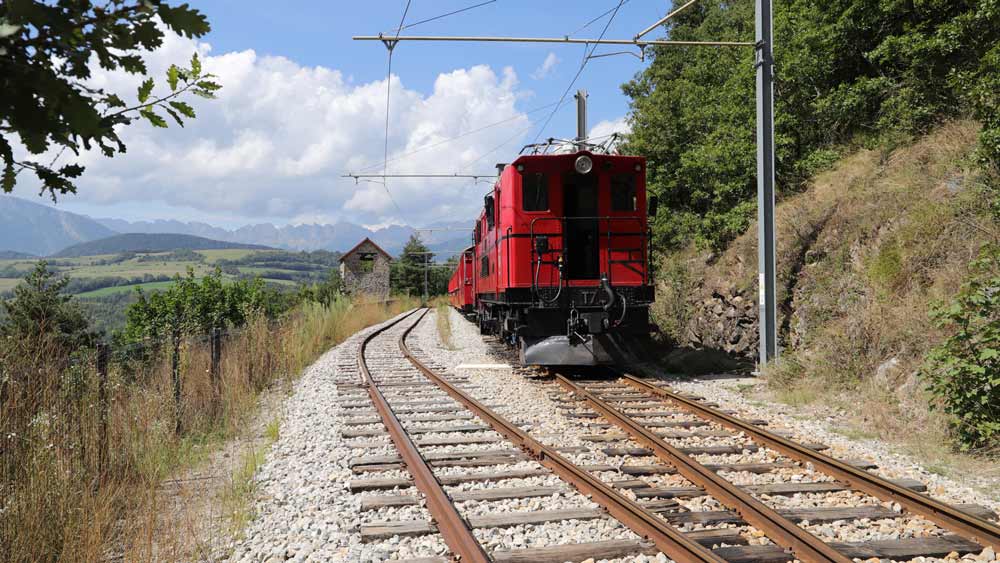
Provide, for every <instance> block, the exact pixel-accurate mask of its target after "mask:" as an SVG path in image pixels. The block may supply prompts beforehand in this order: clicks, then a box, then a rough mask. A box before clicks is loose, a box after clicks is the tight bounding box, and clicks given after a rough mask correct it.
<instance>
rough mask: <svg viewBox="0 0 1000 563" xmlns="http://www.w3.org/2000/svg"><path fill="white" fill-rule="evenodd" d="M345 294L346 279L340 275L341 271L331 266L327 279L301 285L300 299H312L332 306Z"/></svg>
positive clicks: (301, 300)
mask: <svg viewBox="0 0 1000 563" xmlns="http://www.w3.org/2000/svg"><path fill="white" fill-rule="evenodd" d="M343 294H344V280H343V279H341V277H340V271H339V270H336V269H333V268H331V269H330V272H329V274H328V276H327V278H326V281H324V282H322V283H314V284H309V285H306V284H303V285H301V286H299V292H298V300H299V301H300V302H308V301H312V302H314V303H319V304H320V305H322V306H324V307H330V306H331V305H332V304H333V303H334V302H335V301H336V300H337V299H338V298H339V297H341V296H343Z"/></svg>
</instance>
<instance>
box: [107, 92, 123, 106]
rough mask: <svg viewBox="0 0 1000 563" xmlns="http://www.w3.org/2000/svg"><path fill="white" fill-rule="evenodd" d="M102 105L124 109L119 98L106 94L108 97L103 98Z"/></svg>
mask: <svg viewBox="0 0 1000 563" xmlns="http://www.w3.org/2000/svg"><path fill="white" fill-rule="evenodd" d="M104 103H106V104H108V107H109V108H123V107H125V101H124V100H122V99H121V98H119V97H118V96H117V95H116V94H108V96H107V97H106V98H104Z"/></svg>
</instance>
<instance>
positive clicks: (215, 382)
mask: <svg viewBox="0 0 1000 563" xmlns="http://www.w3.org/2000/svg"><path fill="white" fill-rule="evenodd" d="M210 343H211V344H210V348H211V356H212V365H211V367H210V368H209V376H210V377H211V379H212V400H213V401H214V403H215V406H216V407H218V405H219V402H220V399H221V398H222V389H221V385H220V380H221V375H222V374H221V363H222V331H221V330H219V328H218V327H216V328H213V329H212V338H211V340H210Z"/></svg>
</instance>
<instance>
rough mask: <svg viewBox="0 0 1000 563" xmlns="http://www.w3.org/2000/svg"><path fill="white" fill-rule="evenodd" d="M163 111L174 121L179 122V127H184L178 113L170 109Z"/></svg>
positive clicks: (166, 108)
mask: <svg viewBox="0 0 1000 563" xmlns="http://www.w3.org/2000/svg"><path fill="white" fill-rule="evenodd" d="M163 111H165V112H167V113H168V114H169V115H170V117H172V118H174V121H176V122H177V125H180V126H181V127H184V122H183V121H182V120H181V116H179V115H177V112H176V111H174V110H172V109H170V108H168V107H165V108H163Z"/></svg>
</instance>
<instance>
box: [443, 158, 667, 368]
mask: <svg viewBox="0 0 1000 563" xmlns="http://www.w3.org/2000/svg"><path fill="white" fill-rule="evenodd" d="M645 168H646V162H645V159H644V158H641V157H633V156H617V155H611V154H593V153H591V152H589V151H586V150H580V151H578V152H575V153H573V154H541V155H525V156H521V157H519V158H518V159H517V160H516V161H514V162H513V163H512V164H510V165H505V166H503V167H502V170H501V172H500V177H499V179H498V181H497V183H496V184H495V185H494V187H493V189H492V191H491V192H490V193H489V194H488V195H486V197H485V201H484V205H483V212H482V213H481V214H480V216H479V219H478V221H477V222H476V224H475V228H474V236H473V238H474V245H473V247H472V248H470V249H468V250H466V251H465V252H464V253H463V255H462V257H461V259H460V260H459V265H458V268H457V269H456V271H455V273H454V275H453V276H452V283H451V285H450V286H449V293H450V294H451V300H452V304H454V306H455V307H456V308H457V309H459V310H462V311H464V312H469V311H474V312H475V315H476V318H477V319H478V322H479V327H480V330H481V332H483V333H484V334H495V335H499V336H501V337H502V338H503V339H504V340H506V341H507V342H509V343H510V344H512V345H514V346H517V347H518V348H519V349H520V354H521V360H522V361H523V362H524V363H526V364H536V365H597V364H609V363H615V362H616V359H619V357H620V355H621V354H623V353H624V352H623V351H624V349H625V348H626V342H627V341H628V340H630V339H632V338H634V337H636V336H640V335H642V336H645V335H648V334H649V332H650V325H649V306H650V305H651V304H652V302H653V298H654V295H653V280H652V272H651V268H650V248H649V242H650V232H649V227H648V224H647V202H646V179H645V178H646V177H645ZM649 203H650V207H649V214H650V215H652V214H655V212H656V211H655V207H656V205H655V198H653V199H652V201H650V202H649Z"/></svg>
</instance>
